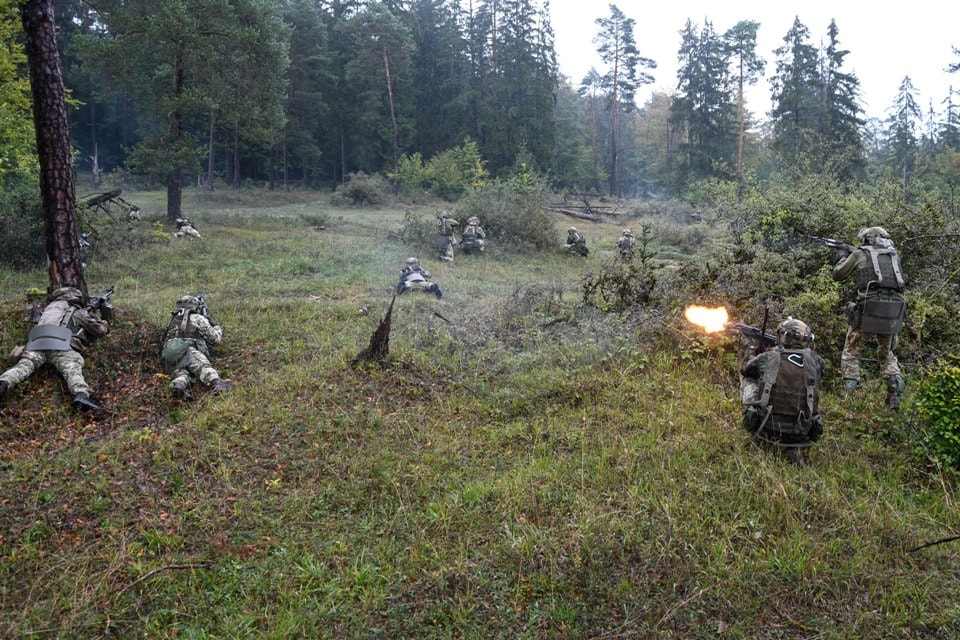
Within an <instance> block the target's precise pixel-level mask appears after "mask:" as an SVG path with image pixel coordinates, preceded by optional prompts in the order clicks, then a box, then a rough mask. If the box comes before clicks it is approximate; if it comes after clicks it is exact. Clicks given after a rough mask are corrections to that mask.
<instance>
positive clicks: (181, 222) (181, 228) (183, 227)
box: [173, 217, 203, 240]
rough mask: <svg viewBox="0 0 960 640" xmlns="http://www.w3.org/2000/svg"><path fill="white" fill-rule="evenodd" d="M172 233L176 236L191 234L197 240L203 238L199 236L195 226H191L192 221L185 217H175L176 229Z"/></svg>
mask: <svg viewBox="0 0 960 640" xmlns="http://www.w3.org/2000/svg"><path fill="white" fill-rule="evenodd" d="M173 235H174V236H176V237H178V238H182V237H183V236H193V237H194V238H197V239H198V240H203V238H202V237H200V232H199V231H197V229H196V227H194V226H193V222H192V221H191V220H190V218H187V217H183V218H177V230H176V232H175V233H174V234H173Z"/></svg>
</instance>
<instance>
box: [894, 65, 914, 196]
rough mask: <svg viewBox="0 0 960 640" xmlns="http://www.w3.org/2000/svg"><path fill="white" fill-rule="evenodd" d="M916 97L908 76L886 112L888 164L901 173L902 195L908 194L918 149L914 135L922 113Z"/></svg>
mask: <svg viewBox="0 0 960 640" xmlns="http://www.w3.org/2000/svg"><path fill="white" fill-rule="evenodd" d="M916 93H917V92H916V89H914V87H913V82H912V81H911V80H910V76H906V77H905V78H904V79H903V81H902V82H901V83H900V88H899V89H898V90H897V96H896V98H894V101H893V105H892V106H891V107H890V109H889V110H888V112H887V113H888V117H887V125H888V127H887V139H886V147H887V162H888V163H889V164H891V165H892V166H894V167H896V168H897V170H898V171H899V172H900V179H901V183H902V184H901V186H902V188H903V193H904V195H906V194H907V187H908V178H909V175H910V171H911V170H912V169H913V164H914V162H915V160H916V157H917V152H918V147H919V144H918V141H917V134H916V132H917V126H918V123H919V122H920V119H921V113H920V106H919V105H918V104H917V99H916Z"/></svg>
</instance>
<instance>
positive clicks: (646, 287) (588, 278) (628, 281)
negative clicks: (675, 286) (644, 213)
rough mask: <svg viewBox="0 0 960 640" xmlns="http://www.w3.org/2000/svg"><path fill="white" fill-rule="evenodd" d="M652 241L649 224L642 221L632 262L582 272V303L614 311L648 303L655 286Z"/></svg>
mask: <svg viewBox="0 0 960 640" xmlns="http://www.w3.org/2000/svg"><path fill="white" fill-rule="evenodd" d="M653 240H654V235H653V231H652V227H651V226H650V225H649V224H646V223H644V225H643V227H642V229H641V232H640V237H639V238H637V246H636V248H635V250H634V257H633V260H632V261H630V262H621V261H616V262H614V263H612V264H604V265H601V266H600V271H599V272H598V273H597V274H595V275H594V274H587V275H585V276H584V278H583V282H582V285H581V286H582V289H583V302H584V304H587V305H589V306H592V307H595V308H597V309H599V310H601V311H614V312H619V311H626V310H627V309H629V308H631V307H634V306H637V305H640V306H643V305H646V304H648V303H649V302H650V299H651V297H652V296H653V290H654V288H656V286H657V275H656V271H657V269H658V268H657V266H656V265H654V263H653V258H654V257H655V256H656V252H654V251H652V250H651V248H650V245H651V244H652V243H653Z"/></svg>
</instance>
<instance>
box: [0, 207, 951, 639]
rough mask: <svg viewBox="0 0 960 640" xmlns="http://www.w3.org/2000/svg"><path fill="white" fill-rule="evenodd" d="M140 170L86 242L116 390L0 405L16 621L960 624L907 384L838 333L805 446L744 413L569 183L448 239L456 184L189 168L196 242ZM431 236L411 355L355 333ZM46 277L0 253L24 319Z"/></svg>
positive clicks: (215, 631) (22, 624) (722, 348)
mask: <svg viewBox="0 0 960 640" xmlns="http://www.w3.org/2000/svg"><path fill="white" fill-rule="evenodd" d="M124 197H125V198H127V199H128V200H129V201H131V202H135V203H137V204H140V205H141V206H143V207H144V211H145V216H144V218H145V219H144V220H143V221H141V222H139V223H134V225H135V226H133V227H129V228H128V227H126V223H125V222H115V223H114V224H117V225H121V226H123V227H124V229H122V230H114V231H111V230H109V229H107V228H106V227H105V226H103V227H101V229H100V234H99V235H100V237H101V242H100V244H99V245H96V244H95V253H94V255H93V258H92V260H91V262H90V266H89V267H88V273H87V276H88V284H89V286H90V288H91V291H92V292H95V293H98V292H100V291H102V290H104V289H105V288H106V287H108V286H111V285H114V286H116V294H115V296H114V299H113V302H114V305H115V307H116V319H115V321H114V324H113V329H112V331H111V334H110V335H109V336H107V337H105V338H104V339H103V340H101V341H100V342H99V343H98V344H97V345H96V347H95V348H94V350H93V351H92V352H91V354H90V355H89V356H88V358H87V362H86V367H85V372H86V376H87V380H88V382H90V384H91V386H92V387H93V390H94V400H95V401H96V402H97V403H98V404H100V405H101V406H102V409H101V410H100V411H96V412H92V413H85V414H76V413H74V412H73V411H72V410H71V409H70V402H69V400H70V398H69V396H68V394H67V391H66V389H65V387H64V385H63V382H62V380H61V379H60V378H59V377H58V376H57V374H56V373H55V372H54V371H52V370H45V371H42V372H40V373H38V374H37V375H35V376H34V377H33V378H31V379H30V380H29V381H27V382H25V383H23V384H21V385H19V386H18V387H17V388H16V389H14V390H13V391H12V392H11V393H10V394H9V395H8V396H7V398H6V400H5V401H4V403H3V405H2V408H3V409H4V411H5V414H4V415H3V416H2V417H0V470H2V473H0V637H11V638H12V637H18V638H27V637H29V638H48V637H49V638H60V637H63V638H97V637H119V638H128V637H142V638H171V637H179V638H264V637H267V638H294V637H302V638H418V639H419V638H597V639H599V638H604V639H614V638H647V637H656V638H716V637H723V638H770V639H773V638H881V637H883V638H888V637H889V638H893V637H905V638H921V637H922V638H944V639H948V638H950V639H952V638H956V637H957V636H958V634H960V604H958V603H960V572H958V569H957V567H958V566H960V547H958V546H957V544H956V543H948V544H942V545H936V546H932V547H928V548H926V549H923V550H920V551H910V550H911V549H912V548H913V547H916V546H918V545H920V544H922V543H924V542H927V541H930V540H936V539H938V538H942V537H944V536H947V535H950V534H951V533H954V532H956V531H957V529H958V528H960V514H958V510H957V508H956V499H957V494H956V490H955V488H954V487H953V486H952V485H951V484H950V483H949V482H948V481H947V480H946V479H945V478H944V477H942V476H941V475H939V474H937V473H936V471H935V470H934V469H932V468H930V467H929V466H928V464H927V462H926V460H925V459H924V458H923V457H922V456H919V455H918V454H917V453H916V451H915V449H914V447H913V446H912V444H911V442H912V440H911V438H910V433H911V430H913V429H915V428H916V427H915V425H914V424H913V423H912V422H911V420H912V419H911V415H912V414H911V410H910V403H911V398H910V395H909V392H908V394H907V396H906V397H905V406H904V410H903V411H902V412H901V413H898V414H897V413H890V412H888V411H887V410H886V409H885V408H883V406H882V398H883V392H882V389H881V381H880V380H878V379H876V378H873V379H868V380H867V383H866V384H865V386H864V388H862V389H859V390H857V391H855V392H853V393H852V394H850V395H849V396H844V395H842V394H841V393H840V392H839V388H840V385H839V383H838V381H837V380H836V374H835V371H836V368H835V362H833V361H835V360H836V356H837V354H824V355H825V356H826V357H827V359H828V361H831V363H832V364H834V368H833V372H834V374H833V375H832V377H830V378H828V380H827V382H826V384H825V388H824V393H823V401H822V409H823V414H824V417H825V435H824V437H823V439H822V440H821V441H820V442H819V443H817V445H816V446H815V447H814V448H813V449H812V450H811V452H810V454H809V458H810V462H811V464H810V465H809V466H808V467H805V468H797V467H794V466H791V465H789V464H787V463H786V462H785V461H784V460H783V459H782V458H781V457H780V456H778V455H777V454H776V453H775V452H771V451H767V450H763V449H760V448H758V447H756V446H753V445H751V444H749V443H748V441H747V437H746V434H745V433H744V432H743V431H742V430H741V429H740V427H739V422H740V404H739V395H738V380H737V376H736V354H735V352H734V347H732V346H731V344H730V341H727V342H724V341H723V340H718V341H715V342H707V341H703V340H700V339H698V336H697V335H696V332H695V331H691V330H690V328H689V327H688V326H684V324H683V321H682V319H680V315H681V314H680V313H679V310H676V313H667V312H664V311H659V312H658V311H654V310H644V309H635V310H632V311H630V312H628V313H623V314H604V313H601V312H599V311H597V310H595V309H592V308H589V307H585V306H584V305H583V304H582V302H581V297H582V292H581V282H582V278H583V276H584V274H586V273H589V272H591V271H595V270H596V269H597V268H599V266H600V265H601V264H603V263H604V262H605V261H606V262H609V261H611V260H612V259H613V255H614V242H615V240H616V237H617V236H618V234H619V231H620V229H621V227H619V226H616V225H611V224H593V223H583V222H578V223H577V225H578V228H581V230H582V231H583V232H584V233H585V235H586V236H587V239H588V243H589V245H590V247H591V248H592V251H591V255H590V256H589V257H587V258H579V257H574V256H570V255H567V254H566V253H565V252H564V251H563V250H562V242H563V238H564V237H565V232H564V231H563V229H564V228H565V227H566V226H567V224H568V222H567V220H566V219H564V218H563V217H562V216H560V215H559V214H558V217H557V228H558V232H557V250H556V251H553V252H545V253H539V254H519V253H512V252H510V251H508V250H506V249H504V248H502V247H498V246H497V243H496V242H491V243H490V244H489V245H488V250H487V251H486V252H485V253H484V254H482V255H471V256H462V255H458V256H457V258H456V261H455V262H454V263H452V264H444V263H440V262H439V261H437V260H436V259H435V256H434V253H433V251H432V249H431V248H430V247H411V246H407V245H405V244H404V243H403V242H402V241H401V240H399V239H398V238H399V237H400V235H399V234H398V233H397V231H398V229H399V227H400V225H401V224H402V223H403V220H404V216H405V215H407V214H409V213H410V212H411V211H413V212H414V213H416V214H420V215H423V216H433V215H435V214H436V212H437V211H439V207H431V206H420V207H413V208H411V207H400V206H395V207H394V206H388V207H384V208H381V209H352V208H337V207H333V206H332V205H330V203H329V201H328V198H327V196H325V195H324V194H316V193H314V194H305V193H299V194H295V195H285V196H278V195H269V194H252V195H245V196H233V195H231V194H223V195H221V196H217V195H214V196H209V195H203V194H197V193H194V192H192V191H188V192H187V194H186V199H185V207H186V208H185V211H184V213H186V214H187V215H189V216H190V217H191V218H192V219H193V220H194V221H195V222H196V223H197V226H198V228H199V229H200V231H201V233H202V234H203V237H204V239H203V241H202V242H201V241H195V240H192V239H190V238H183V239H173V238H171V237H170V233H169V232H170V228H169V227H167V228H166V229H163V228H162V226H163V225H162V222H163V215H162V194H161V193H159V192H140V193H136V194H130V195H129V196H128V194H125V195H124ZM640 222H641V221H639V220H638V221H632V222H631V224H632V225H639V224H640ZM652 222H655V223H656V224H659V225H661V226H662V228H664V229H666V228H667V226H669V224H671V223H668V222H665V221H662V220H661V221H652ZM320 223H322V224H320ZM101 224H102V225H106V224H110V223H109V221H107V222H103V221H101ZM634 228H636V226H634ZM713 232H714V233H716V232H717V231H716V230H713ZM664 235H665V236H666V235H667V234H664ZM660 249H661V250H662V251H663V253H664V254H665V255H671V256H673V260H674V261H676V260H679V259H683V252H682V251H679V250H678V249H677V248H676V247H670V246H662V247H660ZM408 255H419V257H420V258H421V259H422V261H423V262H424V264H425V266H427V268H428V269H430V270H431V271H432V272H433V279H434V280H435V281H436V282H438V283H439V284H440V286H441V287H442V289H443V293H444V295H443V298H442V300H436V299H435V298H433V297H432V296H428V295H422V294H416V293H408V294H404V295H403V296H400V297H398V298H397V299H396V302H395V306H394V311H393V318H392V328H393V330H392V333H391V340H390V357H389V358H388V360H387V361H386V362H385V363H383V364H382V365H360V366H357V365H354V364H351V360H352V359H353V358H354V357H355V356H356V355H357V354H358V353H359V352H360V351H361V350H362V349H363V348H364V347H366V346H367V343H368V340H369V337H370V335H371V333H372V332H373V331H374V330H375V329H376V327H377V323H378V322H379V320H380V318H381V317H382V316H383V314H384V313H385V311H386V309H387V306H388V305H389V304H390V301H391V299H392V298H393V295H394V288H395V285H396V282H397V277H398V275H399V272H400V268H401V266H402V263H403V260H404V258H406V257H407V256H408ZM45 278H46V272H45V270H43V269H42V268H38V269H37V270H36V271H33V272H27V273H24V272H12V271H7V270H0V292H3V293H2V296H3V297H2V299H0V338H2V342H0V345H2V349H3V351H4V352H5V353H6V352H9V350H10V349H12V348H13V346H14V345H15V344H18V343H20V342H22V341H23V339H24V336H25V335H26V332H27V330H28V328H29V326H30V325H29V321H28V305H27V304H26V302H25V298H24V295H23V294H24V292H25V291H26V290H27V289H28V288H30V287H40V288H42V287H43V286H45ZM187 293H191V294H195V293H204V294H205V296H206V300H207V302H208V304H209V307H210V311H211V314H212V315H213V316H214V317H215V319H216V320H217V321H218V322H219V323H220V324H221V325H223V327H224V342H223V344H222V346H221V347H220V348H218V349H216V350H215V352H214V354H213V358H212V361H213V364H214V366H215V367H216V368H218V369H219V370H220V372H221V374H222V375H223V377H225V378H227V379H229V380H231V381H233V382H234V384H235V385H236V388H235V389H234V390H233V391H231V392H229V393H225V394H221V395H218V396H211V395H209V394H208V393H206V392H205V390H203V389H197V390H196V393H195V395H196V396H197V398H196V400H195V401H194V402H192V403H180V402H178V401H176V400H175V399H174V398H173V397H172V396H171V394H170V392H169V390H168V388H167V386H168V384H169V378H168V377H167V376H166V375H165V374H164V373H163V372H162V370H161V369H160V367H159V364H158V362H157V354H158V351H159V347H160V344H159V340H160V334H161V333H162V330H163V329H164V327H165V326H166V322H167V318H168V317H169V311H170V310H171V309H172V308H173V306H174V303H175V301H176V300H177V298H178V297H179V296H181V295H183V294H187ZM436 312H439V313H440V314H441V315H442V316H443V317H444V318H446V319H447V320H448V321H444V320H441V319H438V317H437V315H436ZM908 382H909V381H908Z"/></svg>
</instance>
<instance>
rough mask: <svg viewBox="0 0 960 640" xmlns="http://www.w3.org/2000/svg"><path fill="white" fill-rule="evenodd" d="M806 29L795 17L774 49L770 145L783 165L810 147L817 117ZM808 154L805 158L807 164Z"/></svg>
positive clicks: (815, 65) (815, 66) (814, 61)
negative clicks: (775, 58) (775, 59)
mask: <svg viewBox="0 0 960 640" xmlns="http://www.w3.org/2000/svg"><path fill="white" fill-rule="evenodd" d="M809 39H810V31H809V29H807V27H805V26H804V25H803V24H802V23H801V22H800V19H799V18H796V19H794V22H793V26H791V28H790V30H789V31H788V32H787V35H786V36H784V38H783V42H784V44H783V45H781V46H780V47H778V48H777V49H775V50H774V54H775V55H776V56H777V72H776V74H775V75H774V76H773V78H771V80H770V84H771V88H772V94H771V97H772V102H773V108H772V109H771V111H770V117H771V119H772V120H773V148H774V150H775V151H776V152H777V153H778V154H779V156H780V161H781V162H782V163H784V165H785V166H796V165H797V164H798V162H799V161H800V160H801V158H803V157H804V156H805V155H806V154H809V153H810V152H811V151H812V150H813V147H814V144H815V141H814V135H815V133H816V131H817V128H818V124H819V121H820V111H821V106H820V73H819V59H818V55H817V50H816V48H814V47H813V46H812V45H810V44H809ZM810 160H811V158H809V157H808V158H807V161H808V164H809V163H810Z"/></svg>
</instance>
